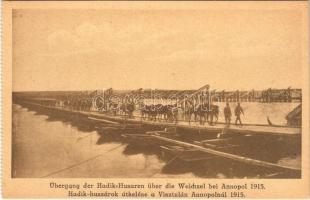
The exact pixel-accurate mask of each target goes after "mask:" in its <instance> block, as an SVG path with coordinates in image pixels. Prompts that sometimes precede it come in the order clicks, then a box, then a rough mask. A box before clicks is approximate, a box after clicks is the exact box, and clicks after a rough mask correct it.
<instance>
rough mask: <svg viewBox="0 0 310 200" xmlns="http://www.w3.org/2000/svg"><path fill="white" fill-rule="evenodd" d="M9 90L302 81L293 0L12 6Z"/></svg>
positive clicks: (258, 85) (298, 19) (229, 86)
mask: <svg viewBox="0 0 310 200" xmlns="http://www.w3.org/2000/svg"><path fill="white" fill-rule="evenodd" d="M12 30H13V91H44V90H94V89H105V88H110V87H112V88H115V89H138V88H153V89H155V88H158V89H179V90H183V89H184V90H186V89H198V88H199V87H201V86H203V85H206V84H209V85H210V86H211V88H212V89H218V90H236V89H239V90H248V89H266V88H269V87H272V88H287V87H289V86H291V87H293V88H301V87H302V82H301V78H300V77H301V76H302V70H301V69H302V66H301V65H302V62H301V60H302V39H301V38H302V37H301V36H302V33H303V31H304V29H303V27H302V15H301V12H300V10H298V9H295V10H294V9H282V10H281V9H275V10H272V9H257V10H238V9H216V10H214V9H210V10H209V9H207V8H206V9H199V10H195V9H182V10H178V9H162V10H161V9H157V10H149V9H145V10H144V9H140V10H135V9H119V10H118V9H93V10H85V9H84V10H83V9H80V10H58V9H57V10H53V9H47V10H40V9H32V10H31V9H17V10H14V11H13V29H12Z"/></svg>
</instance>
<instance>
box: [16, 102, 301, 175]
mask: <svg viewBox="0 0 310 200" xmlns="http://www.w3.org/2000/svg"><path fill="white" fill-rule="evenodd" d="M12 136H13V137H12V138H13V144H12V151H13V152H12V177H18V178H26V177H29V178H40V177H42V178H43V177H55V178H57V177H59V178H60V177H61V178H64V177H65V178H82V177H85V178H99V177H104V178H127V177H128V178H130V177H134V178H139V177H141V178H145V177H154V178H156V177H165V178H170V177H171V178H172V177H179V178H180V177H208V178H245V177H247V178H259V177H260V176H261V175H262V174H265V173H267V172H266V171H265V170H260V169H257V168H255V167H254V168H253V167H252V166H247V165H246V166H245V165H244V164H240V163H235V162H232V161H230V160H228V161H225V160H223V159H215V160H212V161H210V162H204V163H195V162H194V163H184V162H182V161H178V160H175V161H173V162H172V160H169V159H167V158H165V157H164V156H163V154H162V152H161V151H160V149H159V148H151V147H147V148H146V147H137V146H134V145H132V144H129V143H127V142H126V141H124V140H123V139H122V137H121V136H120V135H119V133H113V132H108V131H102V130H100V131H98V130H96V129H95V127H94V126H93V125H89V124H87V123H83V122H81V121H76V120H68V118H64V117H62V116H54V115H49V114H48V113H44V112H40V111H38V110H30V109H29V108H26V107H22V106H20V105H16V104H13V124H12ZM275 161H276V162H278V163H281V162H282V163H283V162H284V163H291V165H299V163H300V156H299V155H296V153H293V155H289V156H286V157H284V158H283V159H278V158H276V159H275Z"/></svg>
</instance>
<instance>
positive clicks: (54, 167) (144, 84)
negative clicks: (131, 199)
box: [6, 1, 309, 198]
mask: <svg viewBox="0 0 310 200" xmlns="http://www.w3.org/2000/svg"><path fill="white" fill-rule="evenodd" d="M239 4H240V6H239ZM239 4H237V3H236V5H238V6H236V5H235V4H234V3H232V2H212V3H211V2H192V3H190V4H188V5H187V3H186V2H185V3H183V4H180V5H176V4H175V3H173V2H166V3H161V4H160V3H159V2H152V3H151V2H150V3H149V4H147V3H145V2H144V3H143V2H133V3H132V4H125V3H124V2H119V3H112V2H106V3H102V4H100V3H98V5H102V6H98V7H96V6H94V5H96V4H94V5H92V6H90V7H87V6H86V7H83V8H82V7H78V6H76V7H74V6H73V7H70V6H68V5H70V4H69V3H65V2H64V5H65V6H63V7H61V6H59V7H57V6H54V4H51V6H50V7H48V6H47V7H43V6H41V7H40V6H36V3H34V5H35V6H33V7H32V6H28V5H29V4H28V2H22V3H21V5H23V6H15V7H14V6H13V9H12V10H11V19H10V21H9V24H10V26H11V29H10V31H11V41H10V42H11V68H10V70H11V85H10V87H11V89H8V90H6V91H7V92H8V93H9V95H8V98H9V100H8V101H10V102H11V104H10V105H8V104H7V107H9V108H8V109H11V112H10V113H11V114H10V117H8V118H9V119H8V120H9V121H8V123H9V126H10V127H11V131H10V133H7V135H6V136H7V137H9V138H10V140H9V144H8V145H9V149H10V152H11V153H10V154H9V155H10V158H9V161H10V163H6V164H7V165H9V166H8V169H9V172H8V173H10V176H9V179H10V180H12V181H14V180H23V179H25V180H28V179H35V180H36V181H39V180H41V179H44V180H53V182H52V183H50V185H49V187H50V188H53V187H57V184H58V183H57V180H62V178H79V179H81V178H98V179H99V178H100V180H101V181H100V183H97V188H98V187H99V186H100V187H99V188H109V187H110V186H111V187H112V186H113V187H116V188H126V187H127V186H126V182H123V183H118V184H117V183H116V184H114V183H111V182H110V181H102V179H103V180H106V179H107V178H108V179H111V180H113V179H128V178H142V179H145V180H157V179H158V180H161V179H162V180H168V179H169V180H172V181H173V180H175V181H179V180H187V179H190V180H192V181H193V184H195V182H194V181H195V180H197V181H201V180H207V179H210V180H217V179H219V180H223V181H225V180H228V179H243V180H244V179H251V180H254V181H257V180H261V179H264V180H266V179H273V180H285V181H288V180H296V181H304V178H305V175H307V174H308V169H307V168H305V166H308V165H305V164H304V162H306V161H308V160H307V159H305V157H307V155H309V154H308V150H307V149H308V148H309V147H308V141H305V140H309V137H308V136H305V135H308V134H309V132H307V131H308V130H307V131H306V132H304V130H305V129H306V128H307V127H308V119H305V116H308V101H309V100H308V95H309V93H308V90H309V87H308V86H309V85H307V83H308V64H309V63H308V57H307V55H308V53H309V52H308V48H307V47H305V44H306V43H307V39H308V28H307V26H308V20H307V15H308V12H307V10H308V9H307V8H308V7H307V2H302V1H299V2H294V3H293V2H278V3H276V2H268V3H267V2H265V3H264V4H266V5H264V4H262V5H260V4H259V3H258V2H256V3H254V2H252V3H251V2H245V3H242V2H239ZM254 4H255V5H254ZM269 4H270V6H268V5H269ZM17 5H19V4H17ZM42 5H43V4H42ZM56 5H57V4H56ZM125 5H126V6H125ZM159 5H160V6H159ZM234 5H235V6H234ZM8 88H9V87H8ZM305 108H306V109H305ZM304 112H305V113H304ZM305 122H306V124H305ZM7 139H8V138H7ZM304 144H306V145H304ZM70 180H71V179H70ZM132 180H134V179H132ZM224 183H225V182H224ZM259 183H261V182H259ZM98 184H99V185H98ZM111 184H112V185H111ZM113 184H114V185H113ZM283 184H284V183H283ZM115 185H116V186H115ZM149 186H150V185H149ZM181 186H182V184H181ZM181 186H180V184H179V187H181ZM128 187H129V186H128ZM191 187H192V186H191ZM195 187H196V186H195ZM197 187H198V186H197ZM223 187H224V188H223ZM225 187H226V186H225V185H224V186H222V188H220V189H232V188H225ZM227 187H230V186H229V185H228V186H227ZM247 187H249V186H245V189H247ZM265 187H266V186H264V185H260V186H257V188H254V189H262V190H265V189H266V188H265ZM179 189H181V188H179ZM234 189H236V188H234ZM243 189H244V188H243ZM250 189H253V185H251V188H250ZM267 189H268V188H267ZM238 190H239V189H238ZM287 192H289V191H287ZM225 195H226V194H225ZM242 195H243V194H241V193H238V194H237V196H231V197H244V196H242ZM69 196H72V195H70V192H69ZM73 196H74V195H73ZM178 197H183V196H178ZM185 197H187V196H185ZM192 197H193V196H192ZM194 197H197V196H194ZM198 197H201V196H198ZM215 197H224V196H215ZM225 197H226V196H225ZM208 198H209V196H208Z"/></svg>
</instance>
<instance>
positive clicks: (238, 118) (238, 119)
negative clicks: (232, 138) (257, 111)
mask: <svg viewBox="0 0 310 200" xmlns="http://www.w3.org/2000/svg"><path fill="white" fill-rule="evenodd" d="M241 113H242V114H243V115H244V112H243V109H242V107H241V106H240V103H239V102H238V105H237V107H236V108H235V116H236V121H235V124H236V125H237V122H238V121H239V123H240V125H242V122H241V118H240V115H241Z"/></svg>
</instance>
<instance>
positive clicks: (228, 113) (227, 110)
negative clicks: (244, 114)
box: [224, 102, 231, 125]
mask: <svg viewBox="0 0 310 200" xmlns="http://www.w3.org/2000/svg"><path fill="white" fill-rule="evenodd" d="M224 116H225V123H226V124H228V125H229V124H230V120H231V109H230V106H229V103H228V102H227V103H226V107H225V108H224Z"/></svg>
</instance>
